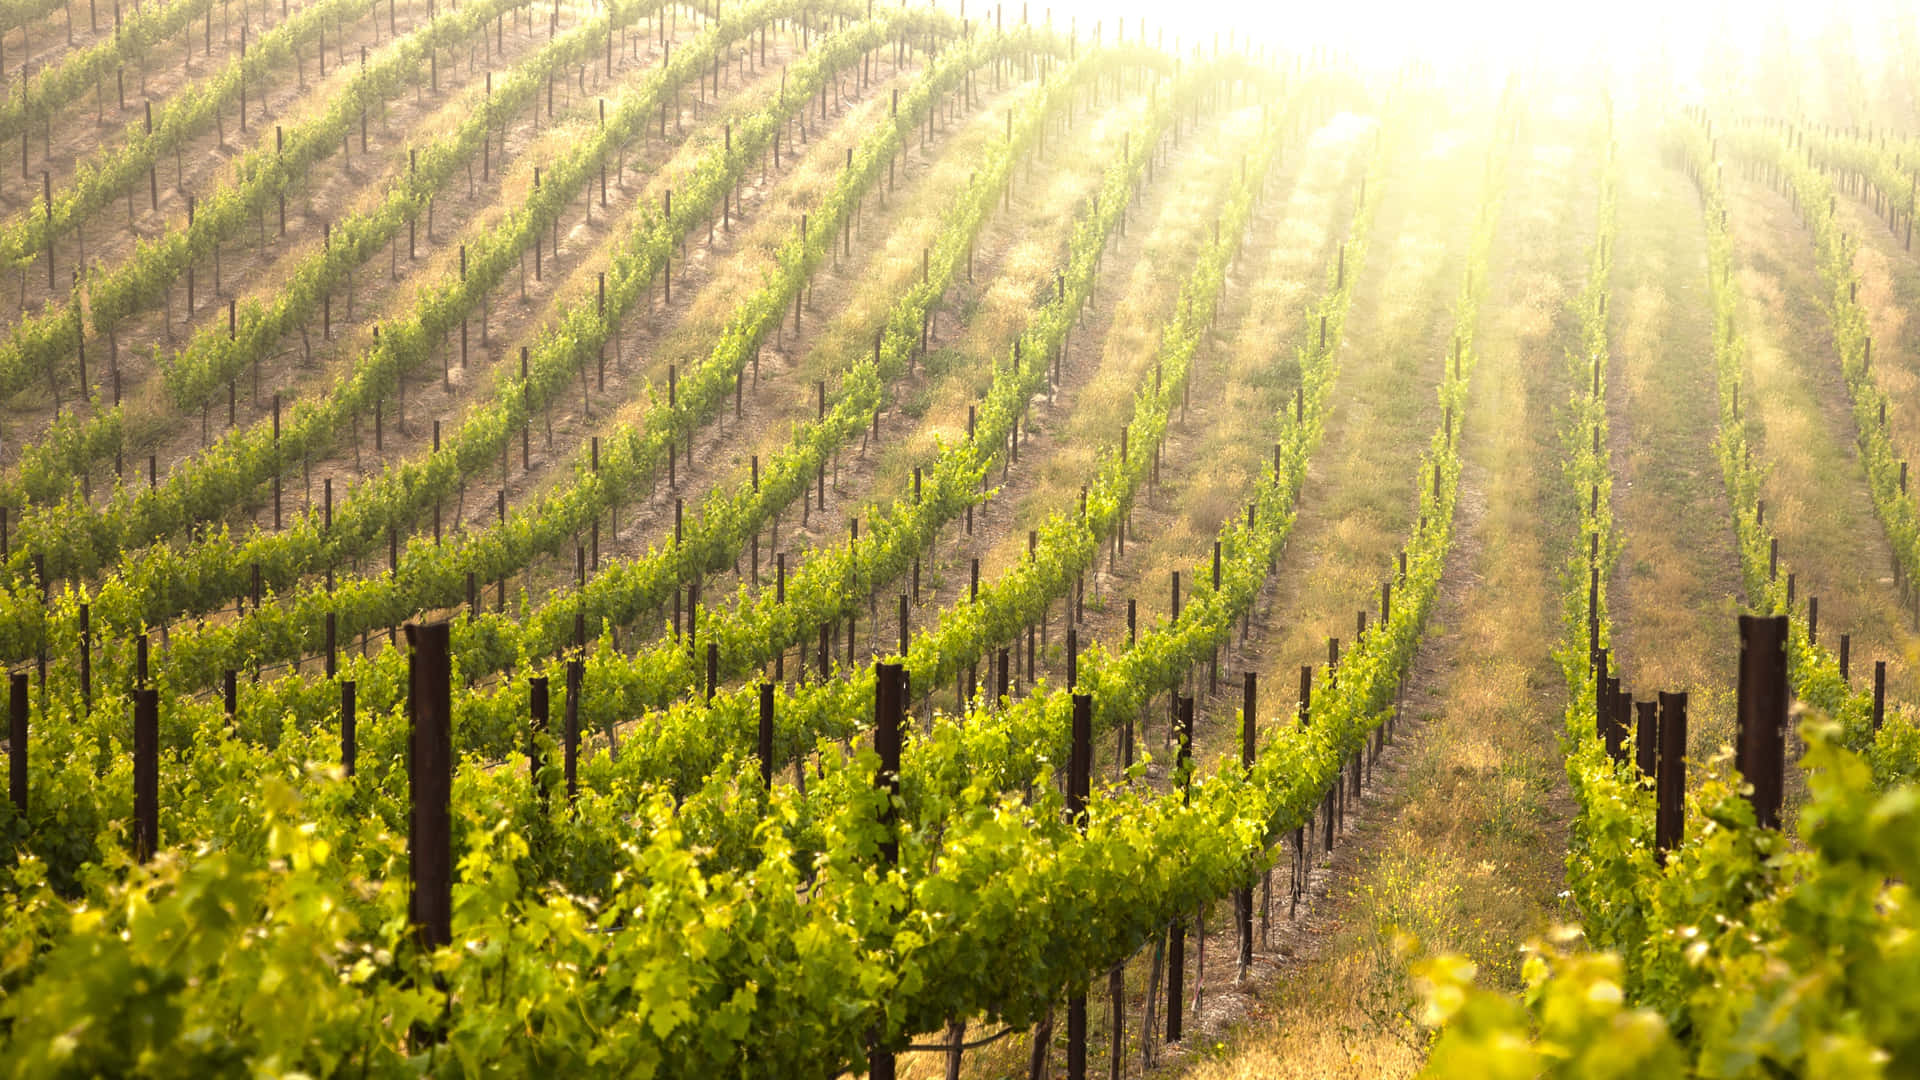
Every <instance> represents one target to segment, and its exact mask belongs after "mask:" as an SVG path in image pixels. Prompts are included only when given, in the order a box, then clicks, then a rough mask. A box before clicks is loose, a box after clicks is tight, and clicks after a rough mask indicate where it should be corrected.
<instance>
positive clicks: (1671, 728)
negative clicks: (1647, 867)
mask: <svg viewBox="0 0 1920 1080" xmlns="http://www.w3.org/2000/svg"><path fill="white" fill-rule="evenodd" d="M1686 755H1687V695H1686V692H1685V691H1682V692H1680V693H1677V694H1669V693H1666V692H1664V691H1662V692H1661V694H1660V761H1659V763H1658V766H1657V768H1658V775H1657V776H1655V778H1654V793H1655V797H1656V799H1657V800H1658V808H1657V809H1656V810H1655V812H1654V819H1653V845H1654V848H1655V850H1656V852H1657V854H1658V857H1659V859H1660V861H1661V862H1662V863H1665V862H1666V853H1667V852H1669V851H1671V850H1673V849H1674V848H1676V847H1678V846H1679V845H1680V839H1681V837H1682V836H1683V835H1684V834H1685V832H1686V824H1687V821H1686V799H1687V758H1686Z"/></svg>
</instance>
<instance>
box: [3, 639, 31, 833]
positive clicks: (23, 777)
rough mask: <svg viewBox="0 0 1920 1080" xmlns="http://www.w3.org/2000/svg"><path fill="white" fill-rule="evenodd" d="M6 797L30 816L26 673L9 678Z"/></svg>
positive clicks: (15, 806)
mask: <svg viewBox="0 0 1920 1080" xmlns="http://www.w3.org/2000/svg"><path fill="white" fill-rule="evenodd" d="M7 684H8V689H7V797H8V798H10V799H12V800H13V809H14V812H15V813H17V814H19V815H20V816H21V817H23V818H24V817H26V816H27V673H26V672H24V671H16V672H14V673H13V675H12V676H11V677H9V679H8V680H7Z"/></svg>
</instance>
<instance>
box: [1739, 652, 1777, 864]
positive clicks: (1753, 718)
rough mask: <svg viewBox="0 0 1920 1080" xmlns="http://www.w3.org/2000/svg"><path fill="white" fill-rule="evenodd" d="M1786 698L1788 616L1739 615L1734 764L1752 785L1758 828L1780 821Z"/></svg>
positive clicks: (1770, 825) (1774, 824) (1754, 811)
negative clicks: (1738, 679)
mask: <svg viewBox="0 0 1920 1080" xmlns="http://www.w3.org/2000/svg"><path fill="white" fill-rule="evenodd" d="M1787 702H1788V697H1787V616H1785V615H1742V616H1740V681H1739V687H1738V693H1737V705H1738V719H1739V729H1738V733H1737V735H1736V737H1735V742H1734V768H1736V769H1738V770H1739V771H1740V775H1741V776H1742V777H1744V778H1745V779H1746V781H1747V783H1748V784H1750V785H1751V786H1752V788H1753V792H1752V794H1751V795H1749V796H1748V800H1749V801H1750V802H1752V803H1753V814H1754V819H1755V821H1756V822H1758V824H1759V825H1760V826H1761V827H1762V828H1769V829H1772V828H1779V826H1780V804H1781V797H1782V794H1783V791H1782V785H1783V782H1784V780H1785V772H1786V733H1787Z"/></svg>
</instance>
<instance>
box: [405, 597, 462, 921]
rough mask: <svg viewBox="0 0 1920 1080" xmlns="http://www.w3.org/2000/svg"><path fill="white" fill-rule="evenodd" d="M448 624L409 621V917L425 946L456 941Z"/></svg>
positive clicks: (451, 686)
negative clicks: (410, 731)
mask: <svg viewBox="0 0 1920 1080" xmlns="http://www.w3.org/2000/svg"><path fill="white" fill-rule="evenodd" d="M450 636H451V635H450V634H449V630H448V625H447V624H446V623H444V622H440V623H426V624H422V623H408V624H407V648H408V660H409V664H408V667H409V669H410V670H409V673H408V692H407V711H408V712H409V713H410V714H411V719H412V737H411V739H410V740H409V748H408V749H409V756H410V758H411V760H410V762H409V767H408V770H407V787H408V794H409V795H410V797H411V799H412V804H413V812H412V816H411V819H410V822H409V827H408V830H407V856H408V860H409V862H410V863H411V865H412V874H413V891H412V893H411V894H410V895H409V897H408V903H407V915H408V918H409V920H410V921H411V922H412V923H413V925H414V927H415V930H416V932H417V933H418V935H419V940H420V944H421V945H422V946H423V947H424V948H428V949H434V948H439V947H442V946H445V945H449V944H452V942H453V806H452V802H453V679H452V663H451V656H450V652H449V649H448V644H449V641H450Z"/></svg>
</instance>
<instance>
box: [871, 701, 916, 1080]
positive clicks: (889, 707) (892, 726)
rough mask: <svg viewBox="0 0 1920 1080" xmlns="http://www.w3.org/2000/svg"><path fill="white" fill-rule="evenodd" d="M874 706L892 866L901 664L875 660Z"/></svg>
mask: <svg viewBox="0 0 1920 1080" xmlns="http://www.w3.org/2000/svg"><path fill="white" fill-rule="evenodd" d="M873 671H874V706H873V749H874V753H876V754H878V755H879V757H880V768H879V771H877V772H876V773H874V777H873V786H874V787H876V788H879V789H882V790H884V791H886V792H887V794H888V799H887V804H886V806H885V808H884V809H882V810H881V811H880V827H881V829H882V830H883V832H882V834H881V835H882V839H881V841H880V862H881V864H882V866H885V867H892V866H897V865H899V862H900V839H899V835H898V834H897V832H896V831H895V829H896V828H897V817H898V814H897V811H896V809H895V803H896V802H897V801H898V799H899V797H900V739H901V735H902V733H903V728H904V727H905V725H904V723H903V718H904V717H903V714H904V711H905V706H906V701H905V695H904V694H903V692H902V691H903V686H902V683H903V679H902V674H903V672H904V669H903V668H902V667H901V666H900V665H899V664H887V663H875V664H874V666H873ZM884 1035H885V1033H884V1032H883V1031H875V1032H874V1033H873V1035H872V1036H871V1043H872V1049H870V1050H869V1052H868V1055H867V1069H868V1074H869V1075H870V1076H872V1077H873V1078H874V1080H894V1076H895V1068H894V1056H893V1051H891V1050H886V1049H882V1048H881V1047H880V1045H879V1043H880V1041H881V1039H882V1038H883V1037H884Z"/></svg>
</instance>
